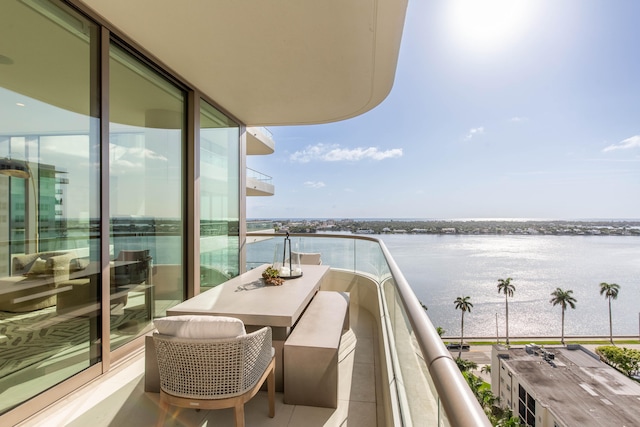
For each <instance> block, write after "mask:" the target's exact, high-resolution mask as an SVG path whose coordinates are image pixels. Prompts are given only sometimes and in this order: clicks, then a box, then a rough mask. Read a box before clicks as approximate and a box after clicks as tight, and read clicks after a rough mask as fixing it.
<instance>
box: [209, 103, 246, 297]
mask: <svg viewBox="0 0 640 427" xmlns="http://www.w3.org/2000/svg"><path fill="white" fill-rule="evenodd" d="M201 105H202V106H201V110H200V286H201V288H202V290H206V289H208V288H210V287H212V286H215V285H218V284H220V283H222V282H224V281H226V280H228V279H229V278H231V277H234V276H237V275H238V272H239V226H238V225H239V218H240V200H239V198H240V187H239V177H240V173H239V170H240V150H239V128H238V125H236V124H235V123H233V122H232V121H231V120H229V119H228V118H226V117H225V116H224V115H223V114H222V113H220V112H219V111H218V110H216V109H215V108H214V107H213V106H211V105H210V104H208V103H206V102H204V101H203V102H202V104H201Z"/></svg>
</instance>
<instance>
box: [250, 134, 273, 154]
mask: <svg viewBox="0 0 640 427" xmlns="http://www.w3.org/2000/svg"><path fill="white" fill-rule="evenodd" d="M275 147H276V144H275V142H274V141H273V135H271V132H269V129H267V128H264V127H248V128H247V155H249V156H261V155H265V154H273V152H274V151H275Z"/></svg>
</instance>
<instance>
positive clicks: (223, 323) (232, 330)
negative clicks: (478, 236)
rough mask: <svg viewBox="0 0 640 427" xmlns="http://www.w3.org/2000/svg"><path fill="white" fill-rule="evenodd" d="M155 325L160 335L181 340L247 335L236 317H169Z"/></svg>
mask: <svg viewBox="0 0 640 427" xmlns="http://www.w3.org/2000/svg"><path fill="white" fill-rule="evenodd" d="M153 323H154V325H155V327H156V329H158V332H159V333H161V334H163V335H171V336H174V337H179V338H235V337H238V336H241V335H245V333H246V332H245V329H244V323H242V320H240V319H236V318H235V317H225V316H198V315H182V316H167V317H163V318H160V319H155V320H154V321H153Z"/></svg>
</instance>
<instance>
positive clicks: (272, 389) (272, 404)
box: [267, 366, 276, 418]
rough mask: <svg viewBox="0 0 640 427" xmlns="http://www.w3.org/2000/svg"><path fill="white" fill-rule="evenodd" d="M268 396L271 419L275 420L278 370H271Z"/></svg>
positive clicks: (268, 381) (268, 379)
mask: <svg viewBox="0 0 640 427" xmlns="http://www.w3.org/2000/svg"><path fill="white" fill-rule="evenodd" d="M267 394H268V396H269V417H270V418H273V417H274V416H275V415H276V404H275V400H276V368H275V366H274V367H272V368H271V372H269V376H268V377H267Z"/></svg>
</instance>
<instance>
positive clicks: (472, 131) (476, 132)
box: [464, 126, 484, 141]
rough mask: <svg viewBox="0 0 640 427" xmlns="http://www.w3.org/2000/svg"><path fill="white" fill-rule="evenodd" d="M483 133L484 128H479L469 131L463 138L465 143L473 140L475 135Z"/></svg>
mask: <svg viewBox="0 0 640 427" xmlns="http://www.w3.org/2000/svg"><path fill="white" fill-rule="evenodd" d="M483 133H484V127H483V126H480V127H477V128H471V129H470V130H469V132H468V133H467V136H465V137H464V139H465V140H466V141H469V140H470V139H471V138H473V137H474V136H476V135H482V134H483Z"/></svg>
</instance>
